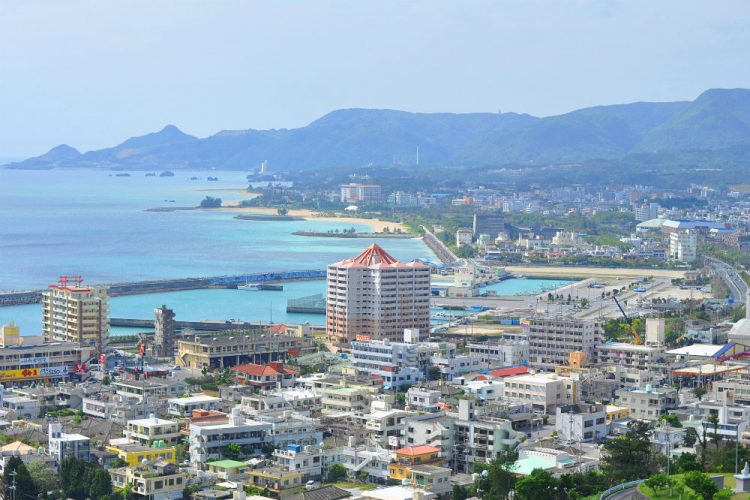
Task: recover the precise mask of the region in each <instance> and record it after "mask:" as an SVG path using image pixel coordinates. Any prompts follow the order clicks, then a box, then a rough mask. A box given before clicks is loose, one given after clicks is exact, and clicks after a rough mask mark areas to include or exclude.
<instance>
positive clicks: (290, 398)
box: [242, 388, 323, 416]
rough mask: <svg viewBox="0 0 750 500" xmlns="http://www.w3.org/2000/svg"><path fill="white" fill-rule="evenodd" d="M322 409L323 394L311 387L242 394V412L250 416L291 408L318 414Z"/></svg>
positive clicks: (299, 411)
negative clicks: (317, 392)
mask: <svg viewBox="0 0 750 500" xmlns="http://www.w3.org/2000/svg"><path fill="white" fill-rule="evenodd" d="M322 409H323V403H322V398H321V395H320V394H316V393H315V392H314V391H312V390H310V389H300V388H296V389H281V390H277V391H273V392H270V391H264V392H263V393H262V394H254V395H251V396H242V413H244V414H245V415H250V416H255V415H272V414H278V413H281V412H285V411H289V410H292V411H295V412H298V413H301V414H304V415H312V416H317V415H319V414H320V411H321V410H322Z"/></svg>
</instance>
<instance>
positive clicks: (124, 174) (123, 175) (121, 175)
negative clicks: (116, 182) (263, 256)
mask: <svg viewBox="0 0 750 500" xmlns="http://www.w3.org/2000/svg"><path fill="white" fill-rule="evenodd" d="M115 177H130V174H129V173H127V172H125V173H123V174H115Z"/></svg>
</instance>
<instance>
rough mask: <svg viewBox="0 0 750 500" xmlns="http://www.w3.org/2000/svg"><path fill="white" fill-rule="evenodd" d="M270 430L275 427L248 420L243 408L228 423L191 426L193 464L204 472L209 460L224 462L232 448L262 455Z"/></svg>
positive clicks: (191, 461) (234, 411)
mask: <svg viewBox="0 0 750 500" xmlns="http://www.w3.org/2000/svg"><path fill="white" fill-rule="evenodd" d="M270 429H271V424H267V423H264V422H259V421H256V420H250V419H248V418H245V417H244V416H243V415H242V412H241V411H240V408H239V407H235V408H232V413H231V415H230V416H229V419H228V421H226V422H222V423H207V424H194V423H193V424H190V427H189V435H190V437H189V444H190V464H191V466H193V467H195V468H199V469H200V468H202V467H204V464H205V463H206V462H207V461H209V460H212V459H221V458H222V451H223V449H224V447H225V446H226V445H228V444H237V445H239V446H241V447H242V449H243V452H244V453H246V454H259V453H260V452H261V450H262V449H263V445H264V443H265V442H266V441H265V438H266V434H267V433H268V431H269V430H270Z"/></svg>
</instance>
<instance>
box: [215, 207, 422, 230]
mask: <svg viewBox="0 0 750 500" xmlns="http://www.w3.org/2000/svg"><path fill="white" fill-rule="evenodd" d="M238 204H239V203H238V202H229V203H226V204H225V206H222V207H221V208H214V209H211V210H222V211H225V212H236V213H238V214H242V213H247V214H275V213H277V210H276V209H275V208H264V207H238V206H237V205H238ZM288 215H292V216H294V217H302V218H304V219H305V220H318V221H331V222H348V223H351V224H366V225H368V226H370V228H371V229H372V231H373V232H375V233H382V232H383V231H384V230H385V228H388V230H389V231H395V230H396V229H401V230H402V231H404V232H406V227H404V226H403V225H402V224H400V223H398V222H390V221H384V220H380V219H364V218H360V217H352V216H351V215H337V216H333V217H332V216H330V215H328V214H326V215H323V214H320V213H318V212H314V211H313V210H299V209H291V210H289V213H288ZM415 237H416V236H415Z"/></svg>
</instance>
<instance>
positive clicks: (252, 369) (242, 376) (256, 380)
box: [232, 362, 297, 389]
mask: <svg viewBox="0 0 750 500" xmlns="http://www.w3.org/2000/svg"><path fill="white" fill-rule="evenodd" d="M232 370H233V371H234V372H235V373H236V375H235V380H236V381H237V382H239V383H241V384H247V385H252V386H254V387H260V388H264V389H270V388H282V387H292V386H294V376H295V375H296V374H297V370H292V369H291V368H287V367H285V366H284V364H283V363H278V362H274V363H268V364H267V365H256V364H252V363H247V364H244V365H238V366H235V367H234V368H232Z"/></svg>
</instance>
